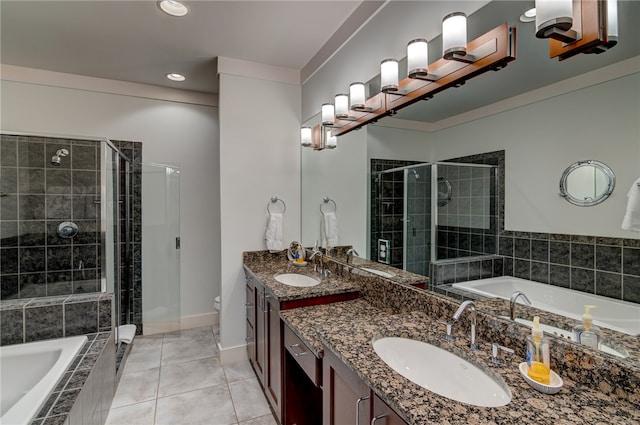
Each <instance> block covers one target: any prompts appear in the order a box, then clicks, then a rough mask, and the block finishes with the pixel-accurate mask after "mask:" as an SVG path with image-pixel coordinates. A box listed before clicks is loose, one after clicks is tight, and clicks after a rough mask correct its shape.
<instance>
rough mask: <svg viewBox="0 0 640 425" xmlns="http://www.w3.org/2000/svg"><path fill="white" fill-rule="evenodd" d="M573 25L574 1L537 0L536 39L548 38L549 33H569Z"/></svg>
mask: <svg viewBox="0 0 640 425" xmlns="http://www.w3.org/2000/svg"><path fill="white" fill-rule="evenodd" d="M572 25H573V0H536V37H538V38H548V37H549V35H548V31H549V30H552V29H553V28H557V29H559V30H562V31H568V30H570V29H571V26H572Z"/></svg>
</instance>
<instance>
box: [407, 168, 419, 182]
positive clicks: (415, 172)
mask: <svg viewBox="0 0 640 425" xmlns="http://www.w3.org/2000/svg"><path fill="white" fill-rule="evenodd" d="M409 171H411V172H412V173H413V175H414V176H415V178H416V180H418V179H419V178H420V174H418V172H417V171H416V170H414V169H413V168H412V169H410V170H409Z"/></svg>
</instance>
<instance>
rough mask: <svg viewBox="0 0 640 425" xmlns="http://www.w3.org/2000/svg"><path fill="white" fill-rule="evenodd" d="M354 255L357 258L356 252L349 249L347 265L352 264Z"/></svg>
mask: <svg viewBox="0 0 640 425" xmlns="http://www.w3.org/2000/svg"><path fill="white" fill-rule="evenodd" d="M354 255H356V256H359V255H360V254H358V251H356V250H355V249H353V248H349V250H348V251H347V264H349V263H350V262H353V256H354Z"/></svg>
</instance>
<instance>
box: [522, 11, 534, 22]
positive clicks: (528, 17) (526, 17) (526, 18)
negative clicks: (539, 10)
mask: <svg viewBox="0 0 640 425" xmlns="http://www.w3.org/2000/svg"><path fill="white" fill-rule="evenodd" d="M535 20H536V8H535V7H533V8H531V9H529V10H527V11H526V12H524V13H523V14H522V15H520V21H521V22H533V21H535Z"/></svg>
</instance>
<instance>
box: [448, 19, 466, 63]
mask: <svg viewBox="0 0 640 425" xmlns="http://www.w3.org/2000/svg"><path fill="white" fill-rule="evenodd" d="M456 54H458V55H466V54H467V15H466V14H465V13H463V12H455V13H451V14H449V15H447V16H445V17H444V18H443V19H442V56H443V57H444V58H445V59H451V58H452V57H453V55H456Z"/></svg>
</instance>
